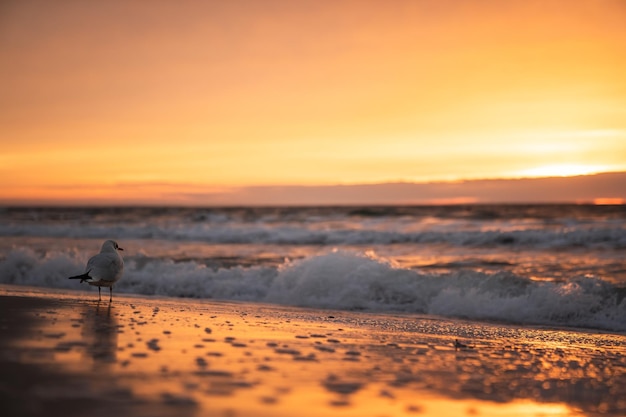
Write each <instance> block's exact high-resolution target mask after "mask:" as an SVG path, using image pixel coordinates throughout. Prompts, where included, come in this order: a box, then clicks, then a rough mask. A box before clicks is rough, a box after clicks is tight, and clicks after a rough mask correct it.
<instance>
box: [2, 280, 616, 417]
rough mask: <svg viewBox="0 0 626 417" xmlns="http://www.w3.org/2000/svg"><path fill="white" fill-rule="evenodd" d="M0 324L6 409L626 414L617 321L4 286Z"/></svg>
mask: <svg viewBox="0 0 626 417" xmlns="http://www.w3.org/2000/svg"><path fill="white" fill-rule="evenodd" d="M0 336H1V337H0V369H1V370H2V371H1V373H0V375H1V376H0V405H1V408H2V410H3V415H7V416H51V415H63V416H83V415H89V416H111V415H117V416H122V415H133V416H161V415H164V416H170V415H172V416H174V415H175V416H186V415H190V416H191V415H193V416H196V415H197V416H203V415H211V416H281V415H283V416H320V415H341V416H399V415H419V416H465V415H467V416H473V415H479V416H504V415H506V416H527V415H550V416H574V415H576V416H579V415H589V416H594V415H613V416H623V415H625V414H626V355H625V353H626V336H624V335H615V334H604V333H593V332H585V331H572V330H563V329H541V328H521V329H520V328H515V327H510V326H501V325H490V324H484V323H482V324H481V323H475V322H464V321H454V320H437V319H432V318H424V317H415V316H408V315H372V314H365V313H349V312H336V311H328V310H307V309H295V308H285V307H276V306H269V305H259V304H245V303H227V302H213V301H197V300H187V299H180V300H177V299H160V298H148V297H131V296H125V295H120V294H118V295H115V296H114V300H113V302H112V303H109V302H108V300H107V301H106V302H105V301H103V302H97V296H94V293H85V292H71V291H58V290H57V291H55V290H44V289H35V288H28V287H13V286H0ZM456 339H458V340H459V342H460V343H462V344H465V345H468V346H467V347H455V340H456Z"/></svg>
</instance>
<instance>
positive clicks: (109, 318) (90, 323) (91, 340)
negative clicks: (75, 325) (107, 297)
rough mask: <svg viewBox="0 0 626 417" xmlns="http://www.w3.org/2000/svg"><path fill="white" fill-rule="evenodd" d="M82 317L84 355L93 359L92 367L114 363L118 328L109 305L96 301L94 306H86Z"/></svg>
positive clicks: (113, 311)
mask: <svg viewBox="0 0 626 417" xmlns="http://www.w3.org/2000/svg"><path fill="white" fill-rule="evenodd" d="M83 316H84V320H85V325H84V326H83V328H82V333H83V338H84V342H85V343H86V345H87V346H86V349H85V354H86V355H88V356H89V357H91V358H92V359H93V361H94V367H98V366H103V365H105V366H106V365H111V364H113V363H115V361H116V359H117V340H118V330H119V326H118V323H117V317H116V315H115V309H114V308H113V307H112V305H111V303H109V302H106V303H103V302H101V301H98V302H97V303H96V304H95V306H94V305H86V306H85V308H84V310H83Z"/></svg>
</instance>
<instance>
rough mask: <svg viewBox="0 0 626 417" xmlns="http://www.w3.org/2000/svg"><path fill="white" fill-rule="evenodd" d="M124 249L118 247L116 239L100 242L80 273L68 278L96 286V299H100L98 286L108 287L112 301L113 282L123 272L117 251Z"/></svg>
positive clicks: (122, 264)
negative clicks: (100, 246) (100, 245)
mask: <svg viewBox="0 0 626 417" xmlns="http://www.w3.org/2000/svg"><path fill="white" fill-rule="evenodd" d="M118 250H124V249H122V248H120V247H119V245H118V244H117V242H116V241H114V240H107V241H106V242H104V243H103V244H102V249H100V253H99V254H97V255H95V256H92V257H91V259H89V261H88V262H87V267H86V268H85V271H87V272H85V273H84V274H82V275H76V276H75V277H70V278H69V279H80V282H81V283H82V282H86V283H88V284H89V285H95V286H96V287H98V301H100V300H101V296H100V288H101V287H109V293H110V298H109V302H111V301H113V284H115V283H116V282H117V281H118V280H119V279H120V278H122V273H123V272H124V260H123V259H122V257H121V256H120V254H119V253H118V252H117V251H118Z"/></svg>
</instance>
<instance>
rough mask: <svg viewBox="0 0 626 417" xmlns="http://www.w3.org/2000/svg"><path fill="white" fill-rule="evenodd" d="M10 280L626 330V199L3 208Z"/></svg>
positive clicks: (2, 279)
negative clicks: (121, 263)
mask: <svg viewBox="0 0 626 417" xmlns="http://www.w3.org/2000/svg"><path fill="white" fill-rule="evenodd" d="M0 236H2V239H0V283H3V284H13V285H28V286H37V287H49V288H68V289H83V290H85V291H90V292H92V293H93V294H94V296H95V291H96V289H95V288H94V287H89V286H87V285H85V284H83V285H81V284H79V283H78V282H77V281H74V280H68V279H67V277H69V276H72V275H77V274H80V273H82V272H84V267H85V264H86V262H87V260H88V259H89V257H90V256H92V255H94V254H95V253H97V252H98V251H99V250H100V246H101V244H102V242H103V241H104V240H106V239H114V240H116V241H117V242H118V243H119V245H120V246H121V247H122V248H124V252H122V255H123V257H124V260H125V272H124V276H123V278H122V279H121V280H120V281H119V282H118V283H117V284H116V285H115V288H114V297H115V293H133V294H139V295H148V296H150V295H158V296H166V297H176V298H197V299H214V300H236V301H246V302H259V303H269V304H279V305H290V306H297V307H314V308H321V309H329V310H350V311H366V312H370V313H393V312H399V313H403V314H404V313H408V314H415V315H419V316H420V317H424V316H434V317H447V318H455V319H457V318H459V319H465V320H470V321H483V322H484V321H486V322H495V323H504V324H513V325H532V326H550V327H572V328H583V329H592V330H598V331H609V332H617V333H623V332H626V300H625V298H626V257H625V250H626V206H623V205H622V206H595V205H468V206H461V205H458V206H457V205H455V206H416V207H284V208H269V207H250V208H168V207H152V208H2V209H0Z"/></svg>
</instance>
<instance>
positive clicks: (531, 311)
mask: <svg viewBox="0 0 626 417" xmlns="http://www.w3.org/2000/svg"><path fill="white" fill-rule="evenodd" d="M83 256H84V255H82V254H81V253H80V252H78V251H75V252H69V253H68V252H48V253H46V254H43V253H37V252H35V251H33V250H30V249H24V248H22V249H14V250H12V251H10V252H9V253H8V254H6V255H5V256H4V258H2V259H0V282H1V283H4V284H16V285H31V286H39V287H52V288H71V289H76V288H77V287H78V288H84V289H87V288H89V287H86V286H83V287H79V285H77V282H76V281H70V280H68V279H67V277H68V276H70V275H75V274H76V273H80V272H82V268H83V266H84V265H85V259H84V258H83ZM125 262H126V267H125V275H124V277H123V279H122V280H121V281H120V282H119V283H118V284H116V287H115V290H116V291H119V292H125V293H134V294H143V295H159V296H168V297H193V298H211V299H220V300H240V301H255V302H265V303H275V304H284V305H293V306H300V307H315V308H325V309H338V310H342V309H343V310H364V311H370V312H408V313H417V314H430V315H437V316H443V317H456V318H467V319H472V320H493V321H499V322H505V323H516V324H532V325H551V326H572V327H585V328H595V329H604V330H610V331H618V332H624V331H626V300H625V298H624V296H625V291H624V289H623V288H620V287H617V286H615V285H613V284H611V283H608V282H606V281H603V280H601V279H599V278H596V277H584V276H580V277H570V278H568V280H567V281H566V282H538V281H533V280H530V279H527V278H524V277H520V276H517V275H514V274H512V273H508V272H496V273H482V272H477V271H470V270H458V271H455V272H452V273H447V274H430V273H424V272H421V271H418V270H411V269H403V268H398V267H394V266H393V265H391V264H390V263H388V262H386V261H385V260H381V259H377V258H375V257H372V256H366V255H360V254H354V253H349V252H343V251H335V252H328V253H325V254H322V255H316V256H311V257H307V258H304V259H300V260H297V261H293V262H285V263H284V264H282V265H280V266H279V267H273V266H259V265H257V266H252V267H241V266H239V267H233V268H219V269H212V268H208V267H207V266H206V265H204V264H201V263H198V262H196V261H193V260H190V261H184V262H175V261H172V260H168V259H162V258H156V259H153V258H148V257H144V256H135V257H129V258H127V259H126V261H125Z"/></svg>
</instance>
